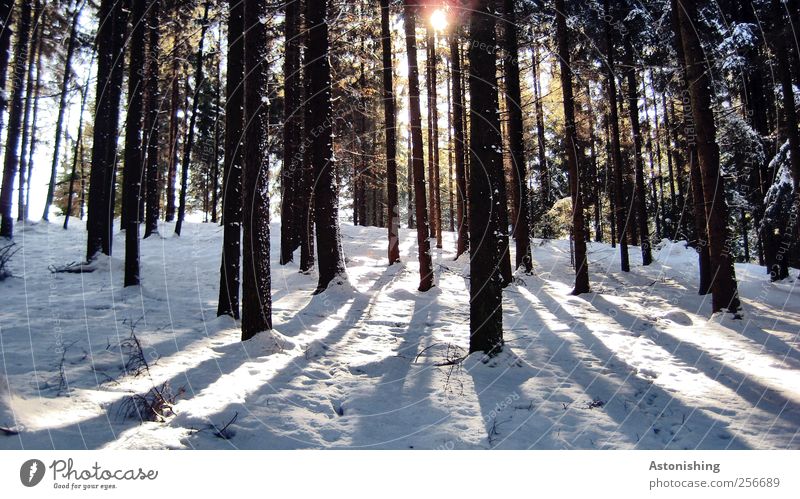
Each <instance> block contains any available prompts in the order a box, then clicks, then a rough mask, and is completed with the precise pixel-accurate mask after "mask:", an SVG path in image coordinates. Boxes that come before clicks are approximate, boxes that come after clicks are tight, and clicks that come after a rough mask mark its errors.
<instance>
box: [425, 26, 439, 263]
mask: <svg viewBox="0 0 800 499" xmlns="http://www.w3.org/2000/svg"><path fill="white" fill-rule="evenodd" d="M431 33H432V34H431V35H430V38H429V41H430V45H429V49H430V54H429V57H430V67H431V83H430V85H431V95H430V97H429V98H430V102H431V103H432V106H431V108H430V109H429V110H428V112H429V113H431V117H432V120H433V142H432V144H431V147H432V150H433V196H434V198H433V201H434V202H433V205H434V208H435V209H436V211H435V216H434V223H435V233H436V247H437V248H440V249H441V247H442V182H441V164H440V160H441V158H440V155H439V98H438V97H437V96H436V95H437V86H438V85H439V82H438V79H437V77H436V74H437V72H438V71H439V67H438V63H439V56H438V53H439V52H438V50H437V45H438V40H437V38H436V33H433V30H431Z"/></svg>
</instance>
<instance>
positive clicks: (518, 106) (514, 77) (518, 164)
mask: <svg viewBox="0 0 800 499" xmlns="http://www.w3.org/2000/svg"><path fill="white" fill-rule="evenodd" d="M503 14H504V21H505V24H504V26H503V27H504V30H503V33H504V35H505V40H504V41H505V49H506V52H507V54H508V57H507V58H506V61H505V64H504V65H503V70H504V76H505V89H506V110H507V112H508V136H509V147H510V149H511V166H512V173H513V179H514V187H513V189H514V191H515V195H514V200H515V204H516V206H515V210H514V211H515V212H516V219H515V220H514V239H515V241H516V244H517V251H516V267H517V268H519V267H523V268H524V270H525V272H526V273H530V272H531V271H532V269H533V267H532V261H531V260H532V257H531V244H530V228H529V225H528V211H529V210H528V188H527V178H528V173H527V167H526V163H525V141H524V127H523V122H522V95H521V91H520V82H519V43H518V41H517V15H516V12H515V11H514V1H513V0H503Z"/></svg>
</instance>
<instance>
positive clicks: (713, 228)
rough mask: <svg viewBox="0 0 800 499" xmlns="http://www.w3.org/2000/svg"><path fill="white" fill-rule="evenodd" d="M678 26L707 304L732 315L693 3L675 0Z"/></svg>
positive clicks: (733, 294) (733, 293)
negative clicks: (699, 189) (705, 256)
mask: <svg viewBox="0 0 800 499" xmlns="http://www.w3.org/2000/svg"><path fill="white" fill-rule="evenodd" d="M677 3H678V16H677V17H678V24H679V25H678V26H676V27H675V29H676V31H679V32H680V34H681V43H682V44H683V57H684V60H683V64H684V66H685V74H686V80H687V85H688V88H689V98H690V100H691V107H692V117H693V119H694V123H695V133H696V136H695V137H693V138H692V137H690V140H692V139H693V141H694V142H696V144H697V156H698V160H699V163H700V172H701V175H702V183H703V199H704V202H705V206H706V224H707V226H708V251H709V257H710V261H711V274H712V276H713V280H712V281H711V305H712V311H713V312H718V311H720V310H723V309H727V310H728V311H730V312H732V313H736V312H737V311H738V310H739V309H740V303H739V294H738V289H737V285H736V272H735V270H734V267H733V259H732V257H731V254H730V250H729V248H728V225H727V223H728V207H727V205H726V204H725V180H724V179H723V177H722V175H721V173H720V168H719V146H718V144H717V141H716V125H715V124H714V113H713V111H712V109H711V78H710V76H709V72H708V70H707V68H706V56H705V53H704V52H703V47H702V45H701V43H700V39H699V37H698V33H697V30H696V27H695V26H694V25H693V23H694V22H695V21H694V20H695V19H697V15H698V10H697V2H696V1H695V0H677Z"/></svg>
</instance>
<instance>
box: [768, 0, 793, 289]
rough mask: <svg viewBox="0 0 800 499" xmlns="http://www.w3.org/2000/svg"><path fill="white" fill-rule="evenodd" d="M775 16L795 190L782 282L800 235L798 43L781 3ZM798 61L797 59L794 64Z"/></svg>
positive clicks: (779, 271)
mask: <svg viewBox="0 0 800 499" xmlns="http://www.w3.org/2000/svg"><path fill="white" fill-rule="evenodd" d="M772 10H773V16H775V35H776V36H775V40H774V42H773V45H774V46H775V53H776V55H777V65H778V76H779V79H780V84H781V93H782V94H783V95H782V100H783V102H782V104H783V130H782V131H781V136H782V137H784V138H785V139H786V140H788V142H789V157H790V161H791V163H790V167H791V172H792V186H793V188H794V196H795V199H794V202H793V203H792V204H793V208H792V209H793V215H794V216H789V217H788V219H789V225H788V226H786V227H782V228H781V231H782V233H783V234H784V237H783V239H784V240H783V243H782V244H781V245H780V248H779V249H778V251H777V254H776V255H775V256H774V260H775V265H773V267H772V268H771V269H770V273H771V275H772V278H773V280H777V279H782V278H784V277H786V276H787V275H788V273H789V272H788V266H789V263H790V259H791V254H790V253H791V252H792V251H791V250H792V249H794V247H796V245H797V243H796V237H797V233H798V232H797V231H798V222H797V215H798V211H800V134H798V129H797V109H796V107H795V94H794V85H793V83H792V70H791V62H790V57H789V48H788V47H787V43H786V40H796V38H794V37H793V36H792V28H791V26H792V25H791V21H792V20H791V18H790V19H789V20H788V21H789V22H788V23H787V22H786V21H787V20H784V16H783V11H784V10H785V7H784V6H782V5H781V2H780V0H772ZM796 62H797V59H795V63H796Z"/></svg>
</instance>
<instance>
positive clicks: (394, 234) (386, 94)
mask: <svg viewBox="0 0 800 499" xmlns="http://www.w3.org/2000/svg"><path fill="white" fill-rule="evenodd" d="M389 14H390V12H389V0H381V50H382V55H383V116H384V128H385V130H386V193H387V198H388V201H389V204H388V206H387V212H388V213H387V214H388V216H389V223H388V224H387V226H388V227H389V249H388V256H389V265H391V264H393V263H397V262H399V261H400V205H399V204H398V201H397V129H396V119H395V99H394V85H393V82H392V68H393V67H394V66H393V65H392V34H391V31H390V26H389Z"/></svg>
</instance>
